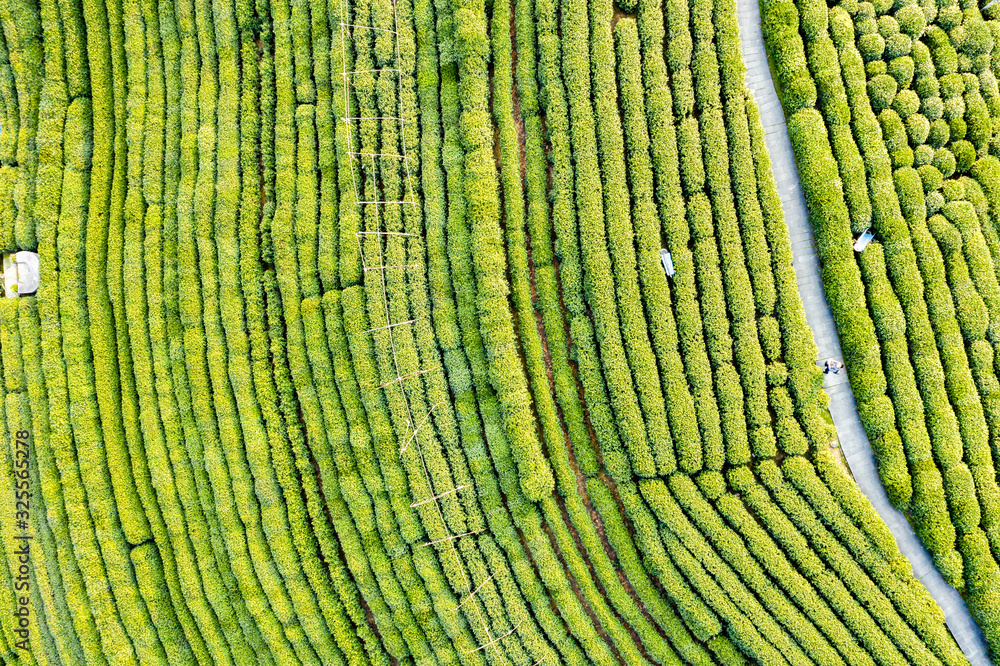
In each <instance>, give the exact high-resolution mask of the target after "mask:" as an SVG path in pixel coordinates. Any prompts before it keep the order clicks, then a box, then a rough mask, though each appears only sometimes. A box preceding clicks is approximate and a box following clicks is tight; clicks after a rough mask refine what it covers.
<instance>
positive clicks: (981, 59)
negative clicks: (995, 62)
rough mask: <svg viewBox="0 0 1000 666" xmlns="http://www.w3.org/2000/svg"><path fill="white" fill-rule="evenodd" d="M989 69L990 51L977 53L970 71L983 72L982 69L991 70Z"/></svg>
mask: <svg viewBox="0 0 1000 666" xmlns="http://www.w3.org/2000/svg"><path fill="white" fill-rule="evenodd" d="M989 69H990V54H989V53H983V54H980V55H977V56H976V57H975V58H972V68H971V69H970V71H972V72H982V71H989Z"/></svg>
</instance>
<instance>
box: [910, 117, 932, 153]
mask: <svg viewBox="0 0 1000 666" xmlns="http://www.w3.org/2000/svg"><path fill="white" fill-rule="evenodd" d="M930 133H931V121H929V120H927V116H925V115H923V114H921V113H914V114H913V115H911V116H910V117H908V118H907V119H906V135H907V136H908V137H909V138H910V145H911V146H919V148H917V152H918V153H919V151H920V148H923V146H922V145H920V144H922V143H924V142H925V141H927V135H928V134H930ZM927 148H928V149H930V146H928V147H927ZM916 159H917V160H919V159H920V158H919V157H917V158H916ZM928 161H929V160H928Z"/></svg>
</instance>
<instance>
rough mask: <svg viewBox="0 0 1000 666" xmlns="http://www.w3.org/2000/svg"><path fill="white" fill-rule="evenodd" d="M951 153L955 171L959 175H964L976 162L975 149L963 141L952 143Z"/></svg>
mask: <svg viewBox="0 0 1000 666" xmlns="http://www.w3.org/2000/svg"><path fill="white" fill-rule="evenodd" d="M951 153H952V155H954V156H955V171H957V172H959V173H965V172H966V171H968V170H969V169H971V168H972V165H973V164H975V162H976V149H975V148H973V146H972V144H971V143H969V142H968V141H966V140H965V139H959V140H958V141H955V142H953V143H952V144H951Z"/></svg>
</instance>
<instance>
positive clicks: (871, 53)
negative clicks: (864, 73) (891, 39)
mask: <svg viewBox="0 0 1000 666" xmlns="http://www.w3.org/2000/svg"><path fill="white" fill-rule="evenodd" d="M858 50H859V51H861V57H863V58H864V59H865V62H872V61H873V60H880V59H881V58H882V54H883V53H885V38H884V37H882V35H880V34H878V33H877V32H876V33H870V34H867V35H861V37H859V38H858Z"/></svg>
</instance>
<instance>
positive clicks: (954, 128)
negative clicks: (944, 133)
mask: <svg viewBox="0 0 1000 666" xmlns="http://www.w3.org/2000/svg"><path fill="white" fill-rule="evenodd" d="M968 130H969V125H968V124H967V123H966V122H965V118H962V117H961V116H956V117H954V118H952V119H951V120H949V121H948V135H949V136H948V138H949V139H951V140H952V141H958V140H960V139H964V138H965V135H966V134H967V133H968Z"/></svg>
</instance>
